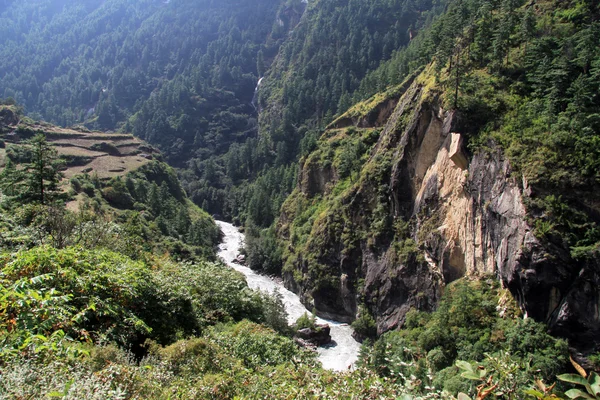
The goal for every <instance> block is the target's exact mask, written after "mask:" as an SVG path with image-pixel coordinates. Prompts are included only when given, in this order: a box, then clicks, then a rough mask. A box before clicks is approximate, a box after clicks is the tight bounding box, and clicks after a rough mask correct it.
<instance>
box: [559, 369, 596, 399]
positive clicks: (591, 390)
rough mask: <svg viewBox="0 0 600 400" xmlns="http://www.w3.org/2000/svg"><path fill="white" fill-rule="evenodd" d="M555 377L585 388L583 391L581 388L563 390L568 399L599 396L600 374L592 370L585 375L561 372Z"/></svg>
mask: <svg viewBox="0 0 600 400" xmlns="http://www.w3.org/2000/svg"><path fill="white" fill-rule="evenodd" d="M557 378H558V379H559V380H561V381H563V382H567V383H572V384H575V385H578V386H582V387H583V388H585V392H584V391H583V390H581V389H569V390H568V391H567V392H565V395H566V396H567V397H568V398H570V399H599V398H600V376H598V374H597V373H595V372H594V371H592V372H590V374H589V375H588V376H587V377H586V376H582V375H576V374H562V375H558V377H557ZM586 378H587V379H586Z"/></svg>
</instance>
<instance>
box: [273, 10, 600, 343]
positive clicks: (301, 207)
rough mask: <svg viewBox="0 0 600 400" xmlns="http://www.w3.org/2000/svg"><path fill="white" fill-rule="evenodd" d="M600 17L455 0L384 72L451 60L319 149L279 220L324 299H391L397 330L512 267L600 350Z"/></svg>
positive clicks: (391, 321)
mask: <svg viewBox="0 0 600 400" xmlns="http://www.w3.org/2000/svg"><path fill="white" fill-rule="evenodd" d="M597 18H598V8H597V5H594V4H591V3H587V4H584V3H581V2H579V3H572V4H566V3H560V4H558V3H552V4H538V3H535V2H531V3H520V2H512V3H510V2H502V3H500V2H497V3H493V2H486V1H484V2H477V1H463V2H455V3H453V4H450V6H449V8H448V10H447V11H446V13H445V14H443V15H442V16H441V17H440V18H439V19H437V20H436V21H435V22H434V23H433V24H432V25H431V26H430V27H429V28H427V29H426V30H425V31H423V32H421V33H420V35H421V36H420V37H421V38H420V40H418V41H417V40H415V41H414V42H413V43H411V45H410V46H409V47H408V48H407V49H406V50H403V51H401V52H399V53H397V54H396V55H395V56H394V59H393V60H391V61H389V62H388V64H387V65H384V66H382V67H381V68H380V69H379V70H377V71H374V72H372V75H371V76H369V77H367V78H366V79H367V80H368V79H372V77H373V76H381V74H385V73H386V70H387V69H388V68H390V66H393V67H397V66H398V65H402V63H406V60H407V59H410V58H411V57H413V56H412V55H413V54H415V53H417V54H418V53H421V54H422V53H423V52H425V53H426V52H428V51H429V52H431V54H432V57H433V61H432V62H430V63H429V64H427V66H426V67H425V69H424V70H422V71H421V72H419V71H417V72H414V73H412V74H410V75H408V77H407V78H406V79H405V81H404V82H402V83H400V84H399V85H398V86H392V87H391V88H389V89H388V90H387V91H385V92H381V93H378V94H375V95H374V96H373V97H371V98H369V99H368V100H366V101H364V102H361V103H358V104H355V105H354V106H353V107H351V108H350V109H349V110H348V111H347V112H345V113H344V114H342V115H341V116H339V117H338V118H337V119H335V120H334V121H333V122H331V123H330V124H329V125H328V127H327V129H325V130H324V132H323V133H322V134H321V136H320V138H319V139H318V141H317V149H316V150H315V151H313V152H311V153H310V154H308V155H306V156H305V157H304V158H303V159H302V160H301V169H300V172H299V178H298V184H297V187H296V189H295V190H294V192H293V193H292V195H291V196H290V197H288V199H287V200H286V202H285V203H284V205H283V207H282V209H281V215H280V217H279V219H278V222H277V237H278V238H279V239H280V240H281V241H282V245H281V248H282V249H283V250H282V252H281V256H282V259H283V262H284V266H283V274H284V277H285V279H286V283H287V284H288V286H289V287H291V288H293V289H294V290H295V291H297V292H299V293H301V294H302V295H303V298H304V299H305V302H306V303H307V304H308V305H309V307H311V306H312V307H315V308H316V310H317V312H318V313H320V314H322V315H324V316H328V317H331V318H336V319H340V320H347V321H352V320H354V319H355V318H356V315H357V313H359V314H360V312H362V313H369V314H371V315H373V316H374V317H375V320H376V322H377V329H378V332H379V333H380V334H381V333H383V332H385V331H387V330H389V329H393V328H396V327H398V326H402V325H403V323H404V321H405V318H406V315H407V312H408V311H409V310H411V309H414V308H417V309H422V310H433V309H435V308H436V306H437V303H438V301H439V298H440V296H441V295H442V293H443V292H444V288H445V287H446V286H447V285H448V284H449V283H450V282H453V281H454V280H456V279H460V278H464V277H471V278H473V277H477V278H479V279H482V278H485V277H486V276H495V277H497V278H499V279H500V280H501V281H502V283H503V285H504V286H505V287H507V288H509V289H510V291H511V292H512V295H513V296H514V297H515V299H516V300H517V301H518V303H519V306H520V307H521V309H522V310H523V312H524V313H525V315H528V316H529V317H532V318H534V319H536V320H538V321H544V322H546V323H547V324H548V326H549V328H550V331H551V332H553V333H554V334H557V335H560V336H563V337H567V338H569V339H570V344H571V345H572V346H574V347H576V348H578V349H579V350H581V351H585V352H588V353H593V352H594V351H596V349H597V346H598V342H597V337H598V329H599V328H600V325H599V322H600V321H599V319H598V318H597V316H596V313H595V312H594V311H593V310H594V309H595V304H596V299H597V298H598V292H597V291H596V290H595V289H593V288H596V287H597V286H598V281H597V272H598V266H599V265H600V264H599V261H600V259H599V258H598V257H599V253H598V246H599V245H600V241H599V240H600V237H599V236H598V235H597V233H598V222H599V220H598V215H600V214H599V211H600V209H599V208H598V204H599V203H598V198H597V192H598V191H597V187H598V174H597V169H595V167H593V165H594V164H593V163H595V162H597V161H594V160H596V159H597V157H596V154H597V152H596V150H595V145H594V144H592V143H595V142H596V141H597V132H598V126H597V125H596V123H595V122H594V121H596V116H597V111H598V109H599V108H598V107H599V106H600V103H599V102H598V100H599V99H598V97H597V96H596V95H594V94H593V93H596V91H597V88H598V87H599V84H600V80H599V79H598V77H599V76H598V75H597V66H598V65H600V64H598V62H599V61H600V58H599V56H600V53H598V46H596V45H593V46H592V44H591V42H590V41H595V42H596V44H597V41H596V40H595V39H594V40H592V39H591V36H592V35H593V32H595V29H597V27H598V24H597V22H596V20H597ZM550 20H554V21H555V22H554V24H553V25H552V27H556V26H560V27H561V29H558V28H555V29H549V25H547V24H548V23H549V22H547V21H550ZM464 21H468V22H467V23H464ZM442 33H443V34H445V35H446V36H444V35H442ZM485 40H488V41H489V46H488V45H485V46H484V44H483V42H484V41H485ZM436 41H437V43H436ZM444 45H446V46H449V47H448V48H444ZM589 46H591V47H589ZM586 48H587V49H588V50H590V51H591V52H586V51H584V49H586ZM592 48H593V49H594V50H592ZM572 51H577V52H578V54H579V56H578V57H569V54H571V53H570V52H572ZM405 70H406V71H410V69H405ZM550 76H552V77H556V76H561V79H558V80H554V79H553V78H550ZM545 77H547V78H545ZM390 82H391V83H392V82H394V79H391V80H390ZM584 82H585V83H584ZM582 85H583V86H582ZM584 93H587V94H584ZM584 148H585V151H583V149H584Z"/></svg>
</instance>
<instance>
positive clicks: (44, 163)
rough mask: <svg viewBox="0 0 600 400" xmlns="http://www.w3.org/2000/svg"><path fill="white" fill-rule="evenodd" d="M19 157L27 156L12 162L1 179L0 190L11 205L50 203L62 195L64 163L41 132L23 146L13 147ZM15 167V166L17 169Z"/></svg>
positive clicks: (4, 170) (10, 161) (3, 171)
mask: <svg viewBox="0 0 600 400" xmlns="http://www.w3.org/2000/svg"><path fill="white" fill-rule="evenodd" d="M13 147H16V149H15V150H14V151H15V152H16V153H17V154H23V153H25V154H26V156H22V157H15V158H16V159H15V160H14V161H13V160H11V159H9V161H8V162H7V165H6V166H5V168H4V169H3V170H2V173H1V175H0V187H1V189H2V192H3V194H4V195H5V196H8V198H9V199H10V201H16V202H18V203H20V204H24V203H30V202H35V203H40V204H47V203H51V202H52V201H53V200H54V199H56V198H57V197H58V195H59V187H58V184H59V182H60V179H61V178H62V173H61V172H60V168H61V167H62V165H63V162H62V161H61V160H59V159H58V153H57V151H56V150H55V149H54V148H53V147H52V146H51V145H50V144H49V143H48V142H47V141H46V136H45V135H44V134H43V133H41V132H38V133H37V134H36V135H35V136H34V137H33V138H32V139H31V140H29V141H27V142H26V144H24V145H13ZM15 164H16V165H15Z"/></svg>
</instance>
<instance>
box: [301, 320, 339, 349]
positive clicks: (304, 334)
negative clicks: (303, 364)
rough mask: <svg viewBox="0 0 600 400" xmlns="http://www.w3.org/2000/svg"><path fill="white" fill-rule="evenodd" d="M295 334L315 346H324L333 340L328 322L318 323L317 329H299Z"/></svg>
mask: <svg viewBox="0 0 600 400" xmlns="http://www.w3.org/2000/svg"><path fill="white" fill-rule="evenodd" d="M295 336H296V337H297V338H299V339H301V340H303V341H305V342H308V343H310V344H312V345H314V346H323V345H326V344H328V343H330V342H331V335H330V328H329V325H327V324H323V325H320V324H317V325H316V327H315V329H312V328H303V329H299V330H298V331H297V332H296V335H295Z"/></svg>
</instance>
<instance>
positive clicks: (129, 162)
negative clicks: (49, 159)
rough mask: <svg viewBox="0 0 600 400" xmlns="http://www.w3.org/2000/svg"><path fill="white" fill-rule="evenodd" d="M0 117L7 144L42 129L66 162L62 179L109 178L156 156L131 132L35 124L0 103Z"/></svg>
mask: <svg viewBox="0 0 600 400" xmlns="http://www.w3.org/2000/svg"><path fill="white" fill-rule="evenodd" d="M0 117H2V118H0V125H1V126H0V139H2V140H4V142H5V143H6V144H7V145H8V146H10V144H14V143H20V142H22V141H24V140H26V139H28V138H30V137H32V136H33V135H35V134H36V133H38V132H43V133H44V134H45V135H46V138H47V139H48V141H49V142H51V143H52V144H53V145H54V146H56V148H57V150H58V154H59V155H60V156H61V157H62V158H64V159H65V161H66V167H67V168H66V170H65V171H64V174H65V179H70V178H71V177H73V176H74V175H77V174H81V173H89V174H96V175H98V177H99V178H100V179H110V178H112V177H115V176H118V175H124V174H126V173H127V172H129V171H132V170H135V169H137V168H139V167H141V166H142V165H144V164H146V163H148V162H149V161H150V160H152V159H154V158H155V157H158V151H157V150H156V149H154V148H152V147H151V146H149V145H147V144H146V143H145V142H143V141H141V140H140V139H138V138H136V137H134V136H133V135H129V134H120V133H105V132H94V131H89V130H87V129H85V128H60V127H57V126H54V125H51V124H47V123H36V122H33V121H31V120H28V119H26V118H23V119H20V118H19V117H18V115H17V114H16V113H15V112H14V109H13V108H12V107H10V106H0ZM5 153H6V149H0V165H3V164H4V158H5Z"/></svg>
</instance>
